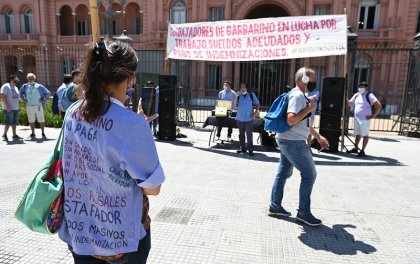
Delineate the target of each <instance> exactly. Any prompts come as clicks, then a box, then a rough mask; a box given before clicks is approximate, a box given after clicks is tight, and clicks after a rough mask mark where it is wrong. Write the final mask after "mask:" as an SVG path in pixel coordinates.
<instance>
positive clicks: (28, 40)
mask: <svg viewBox="0 0 420 264" xmlns="http://www.w3.org/2000/svg"><path fill="white" fill-rule="evenodd" d="M0 44H8V45H19V44H25V45H36V44H39V34H37V33H13V34H0Z"/></svg>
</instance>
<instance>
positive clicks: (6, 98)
mask: <svg viewBox="0 0 420 264" xmlns="http://www.w3.org/2000/svg"><path fill="white" fill-rule="evenodd" d="M18 82H19V79H18V77H17V76H16V75H10V76H9V82H8V83H5V84H3V86H2V87H1V89H0V97H1V101H2V105H3V116H4V124H5V125H4V132H3V140H4V141H6V142H7V141H9V139H8V137H7V131H9V127H12V132H13V139H14V140H17V139H22V138H21V137H19V136H18V135H17V134H16V125H17V123H18V119H19V90H18V88H17V87H16V84H17V83H18Z"/></svg>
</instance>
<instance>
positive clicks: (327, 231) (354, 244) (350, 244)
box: [298, 224, 376, 255]
mask: <svg viewBox="0 0 420 264" xmlns="http://www.w3.org/2000/svg"><path fill="white" fill-rule="evenodd" d="M301 226H302V228H303V232H302V234H300V236H299V237H298V238H299V240H300V241H301V242H302V243H303V244H305V245H307V246H308V247H311V248H313V249H315V250H324V251H329V252H331V253H334V254H336V255H356V254H357V253H358V252H359V251H360V252H362V253H364V254H371V253H373V252H376V248H375V247H373V246H372V245H369V244H366V243H364V242H363V241H358V240H355V239H354V235H352V234H350V233H349V232H348V231H347V230H346V228H356V226H354V225H342V224H336V225H333V226H332V227H328V226H325V225H321V226H319V227H311V226H307V225H301Z"/></svg>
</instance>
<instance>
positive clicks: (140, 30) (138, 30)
mask: <svg viewBox="0 0 420 264" xmlns="http://www.w3.org/2000/svg"><path fill="white" fill-rule="evenodd" d="M141 15H142V14H141ZM135 23H136V25H135V27H134V28H135V34H136V35H140V34H142V33H143V23H142V19H141V17H136V19H135Z"/></svg>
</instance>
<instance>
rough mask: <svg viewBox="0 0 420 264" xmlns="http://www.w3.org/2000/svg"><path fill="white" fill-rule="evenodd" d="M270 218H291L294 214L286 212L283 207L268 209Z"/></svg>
mask: <svg viewBox="0 0 420 264" xmlns="http://www.w3.org/2000/svg"><path fill="white" fill-rule="evenodd" d="M267 214H268V216H291V215H292V214H291V213H290V212H288V211H286V210H284V208H283V207H281V206H280V207H279V208H273V207H271V206H270V207H268V213H267Z"/></svg>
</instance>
